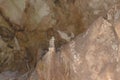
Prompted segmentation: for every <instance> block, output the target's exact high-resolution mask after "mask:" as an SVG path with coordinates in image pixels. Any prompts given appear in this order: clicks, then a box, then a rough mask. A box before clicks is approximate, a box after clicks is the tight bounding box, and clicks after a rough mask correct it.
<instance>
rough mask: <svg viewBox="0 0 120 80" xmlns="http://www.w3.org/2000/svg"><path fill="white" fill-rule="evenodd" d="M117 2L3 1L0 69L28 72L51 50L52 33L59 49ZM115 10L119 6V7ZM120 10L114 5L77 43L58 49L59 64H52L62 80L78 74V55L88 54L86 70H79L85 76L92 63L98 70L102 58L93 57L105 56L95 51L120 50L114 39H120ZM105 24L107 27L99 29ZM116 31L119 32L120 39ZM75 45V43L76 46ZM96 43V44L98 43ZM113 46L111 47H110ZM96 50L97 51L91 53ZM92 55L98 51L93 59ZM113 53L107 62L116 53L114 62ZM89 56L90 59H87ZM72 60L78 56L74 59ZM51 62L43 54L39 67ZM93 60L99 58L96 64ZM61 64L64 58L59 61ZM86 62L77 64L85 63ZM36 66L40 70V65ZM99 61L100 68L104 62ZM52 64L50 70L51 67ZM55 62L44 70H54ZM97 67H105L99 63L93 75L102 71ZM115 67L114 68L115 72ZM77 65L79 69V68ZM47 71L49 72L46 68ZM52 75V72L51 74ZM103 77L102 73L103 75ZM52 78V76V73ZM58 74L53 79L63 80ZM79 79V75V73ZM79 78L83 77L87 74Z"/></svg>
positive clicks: (0, 15) (112, 0) (73, 0)
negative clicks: (75, 68)
mask: <svg viewBox="0 0 120 80" xmlns="http://www.w3.org/2000/svg"><path fill="white" fill-rule="evenodd" d="M118 2H119V0H84V1H83V0H19V1H18V0H0V72H2V71H6V70H12V71H16V70H18V71H20V72H27V71H29V70H31V69H32V68H34V67H35V66H36V62H37V60H39V58H40V59H41V58H42V56H43V55H44V54H45V53H46V52H47V50H48V45H49V40H50V38H51V37H52V36H54V37H55V46H56V48H57V49H56V51H59V48H58V47H60V46H61V45H63V44H65V43H66V42H69V41H71V39H73V38H74V37H76V36H77V35H78V34H81V33H83V32H84V31H85V30H86V29H87V28H89V25H91V24H92V23H93V22H94V21H95V20H96V19H97V18H98V17H99V16H103V15H105V14H106V12H107V11H108V9H109V8H111V6H113V5H114V4H115V3H118ZM117 8H118V9H119V6H117ZM117 8H116V7H113V9H111V10H110V11H109V12H108V14H107V15H106V16H104V18H99V19H98V20H97V21H96V22H95V23H94V24H93V27H90V29H89V30H88V31H87V32H89V33H88V34H86V35H85V33H84V34H83V38H81V36H82V35H80V36H78V37H77V38H76V39H74V40H73V42H70V43H69V44H68V45H69V46H68V45H66V47H63V48H65V51H64V49H63V50H61V52H60V53H59V52H58V54H57V55H55V56H56V57H55V60H56V61H55V62H54V64H56V65H58V66H57V67H56V66H54V68H55V70H56V72H55V73H56V76H57V75H60V77H61V78H63V80H64V78H65V77H66V79H72V78H73V77H74V75H73V76H71V72H72V73H74V71H75V70H74V69H73V68H74V66H76V67H77V66H79V65H77V62H76V60H77V59H79V57H80V56H83V57H85V58H83V57H82V58H80V60H81V61H82V62H83V61H84V60H85V63H83V66H80V67H81V68H80V69H83V67H85V66H86V67H85V69H86V71H83V73H82V72H79V73H80V74H81V75H84V74H85V73H86V74H87V75H90V76H91V74H92V73H91V72H92V71H88V69H89V68H91V67H93V69H94V63H97V62H99V61H102V60H101V58H102V57H101V58H100V59H98V60H95V59H96V56H101V55H102V54H101V55H100V54H96V53H95V51H97V49H98V52H100V51H103V53H106V54H103V55H102V56H103V57H104V56H106V55H107V54H108V53H109V52H111V51H112V48H113V49H115V50H116V45H115V44H117V43H119V42H118V41H117V39H116V38H120V37H119V34H120V31H119V25H120V24H119V19H120V18H119V16H120V14H119V12H120V11H119V10H117ZM102 24H103V26H104V25H106V26H107V27H106V28H101V25H102ZM109 25H112V26H114V27H115V29H114V28H113V27H108V26H109ZM112 28H113V29H112ZM115 30H116V32H115ZM87 32H86V33H87ZM113 32H114V33H113ZM98 33H100V34H98ZM114 35H117V36H118V37H116V36H114ZM97 36H99V37H97ZM112 36H113V37H112ZM97 38H98V39H97ZM99 38H100V40H99ZM77 40H78V41H77ZM96 40H97V41H98V42H97V41H96ZM107 40H110V41H113V42H112V43H111V44H109V41H107ZM79 42H80V43H79ZM93 42H95V43H93ZM104 42H105V43H104ZM76 44H77V45H76ZM73 45H75V46H74V47H75V50H74V47H73ZM96 45H97V46H98V47H96ZM112 45H113V46H112ZM70 46H71V48H70ZM77 46H78V47H77ZM82 46H83V47H82ZM110 46H112V48H111V47H110ZM76 47H77V48H76ZM94 47H95V48H94ZM101 47H102V49H101V50H100V51H99V48H101ZM92 48H93V50H92V51H93V52H92V51H91V49H92ZM107 48H108V50H107ZM117 48H118V47H117ZM71 49H72V50H71ZM105 49H106V50H105ZM67 50H68V52H67ZM109 50H110V51H109ZM71 51H72V52H73V54H72V52H71ZM87 51H88V52H89V51H90V52H91V53H87ZM98 52H97V53H98ZM77 53H81V54H79V55H80V56H79V55H76V56H74V54H77ZM83 53H84V54H83ZM101 53H102V52H101ZM111 53H112V52H111ZM114 53H117V52H116V51H113V53H112V54H114ZM91 54H93V55H95V57H94V56H93V55H91ZM112 54H110V56H108V58H107V57H106V59H105V60H103V62H104V61H105V64H106V65H108V64H107V60H108V62H109V59H110V58H112V57H113V58H112V59H113V62H115V60H116V57H115V58H114V56H112ZM85 55H86V56H85ZM89 55H90V58H89V57H88V56H89ZM115 55H117V54H115ZM61 56H62V57H61ZM111 56H112V57H111ZM117 56H118V55H117ZM48 57H49V56H48ZM74 58H77V59H75V61H74ZM67 59H68V60H67ZM69 59H70V60H69ZM47 60H48V59H47V57H45V58H44V60H43V61H40V66H42V67H41V68H43V65H41V62H43V64H45V66H47V65H48V66H49V65H51V64H47V63H48V62H47ZM53 60H54V59H53ZM92 60H93V61H96V62H93V63H92ZM89 61H91V63H89ZM58 62H60V64H59V63H58ZM82 62H80V63H79V64H82ZM113 62H111V64H110V65H112V63H113ZM73 63H74V64H73ZM88 63H89V64H88ZM115 63H116V62H115ZM21 64H22V65H21ZM70 64H72V65H70ZM37 65H38V68H37V69H38V72H39V63H38V64H37ZM61 65H63V66H61ZM98 65H100V66H101V65H102V62H101V63H100V64H98ZM48 66H47V67H46V68H48ZM52 66H53V65H52ZM52 66H51V67H50V68H48V69H46V70H49V69H53V70H52V71H53V72H52V73H54V68H52ZM103 66H104V64H103ZM103 66H102V67H103ZM59 67H62V68H59ZM58 68H59V69H58ZM97 68H98V69H97ZM99 68H100V69H101V67H98V66H95V69H97V70H98V72H97V71H96V70H95V71H94V73H93V74H92V75H94V74H95V73H97V74H98V73H99ZM112 68H114V67H110V69H111V70H112ZM57 69H58V70H57ZM66 69H67V70H66ZM69 69H70V71H71V69H73V70H74V71H71V72H70V73H69ZM77 69H78V70H79V68H77ZM103 69H104V68H103ZM106 69H108V68H107V67H106V68H105V70H106ZM90 70H91V69H90ZM36 71H37V70H36ZM87 71H88V73H87ZM103 71H104V70H103ZM106 71H107V70H106ZM108 72H109V71H108ZM34 73H35V72H34ZM48 73H51V72H49V71H48ZM103 73H104V72H103ZM35 74H37V73H35ZM39 74H42V75H44V71H43V73H41V71H40V73H39ZM39 74H38V75H39ZM63 74H64V76H63ZM75 74H77V73H75ZM97 74H96V76H97ZM33 75H34V74H33ZM51 75H52V76H53V74H51ZM101 75H103V74H102V73H101ZM106 75H107V73H106ZM48 76H50V75H49V74H48ZM52 76H51V78H52ZM70 76H71V77H70ZM76 76H77V75H76ZM76 76H75V77H76ZM60 77H55V79H56V78H57V79H58V78H59V79H61V78H60ZM85 77H86V76H85ZM43 78H44V76H43ZM46 78H49V77H46ZM51 78H50V79H51ZM76 78H77V79H78V78H79V77H76ZM59 79H58V80H59ZM80 79H84V76H83V78H82V77H81V78H80ZM91 79H92V77H91ZM98 80H99V79H98Z"/></svg>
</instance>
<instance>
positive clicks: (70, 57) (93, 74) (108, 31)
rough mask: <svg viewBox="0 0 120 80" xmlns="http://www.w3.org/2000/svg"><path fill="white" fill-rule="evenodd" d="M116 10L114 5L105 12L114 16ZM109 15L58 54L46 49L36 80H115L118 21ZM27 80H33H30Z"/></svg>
mask: <svg viewBox="0 0 120 80" xmlns="http://www.w3.org/2000/svg"><path fill="white" fill-rule="evenodd" d="M119 9H120V8H119V5H116V6H113V8H112V9H110V11H109V12H110V13H113V12H114V11H115V10H116V13H117V12H118V11H119ZM109 12H108V14H107V17H105V18H104V17H100V18H98V19H97V20H96V21H95V22H94V23H93V24H92V25H91V26H90V27H89V29H88V30H87V31H86V32H85V33H83V34H82V35H79V36H77V37H76V38H75V39H74V40H72V41H71V42H70V43H68V44H66V45H64V46H63V47H62V48H61V50H60V51H59V52H55V50H54V47H52V48H51V47H50V48H49V51H48V52H47V53H46V55H45V56H44V57H43V59H42V60H40V61H39V62H38V64H37V67H36V70H35V71H36V73H37V74H38V76H37V77H38V78H37V79H36V80H119V75H120V64H119V63H120V51H119V48H120V42H119V41H120V40H119V36H118V35H119V29H120V28H119V27H120V26H119V19H116V18H115V17H113V16H115V15H116V13H115V14H112V15H111V14H109ZM108 15H109V16H108ZM109 17H111V18H112V19H110V18H109ZM117 18H119V16H118V15H117ZM114 21H115V22H114ZM116 22H118V23H116ZM116 25H117V26H116ZM118 26H119V27H118ZM33 74H35V73H33ZM29 80H34V76H31V77H30V79H29Z"/></svg>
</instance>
